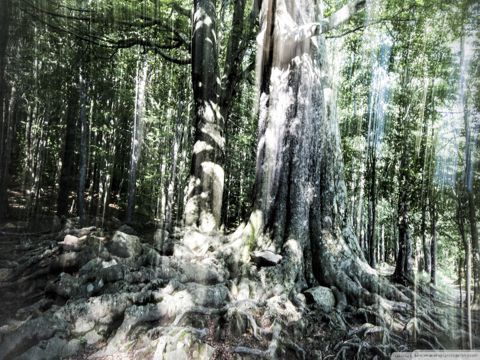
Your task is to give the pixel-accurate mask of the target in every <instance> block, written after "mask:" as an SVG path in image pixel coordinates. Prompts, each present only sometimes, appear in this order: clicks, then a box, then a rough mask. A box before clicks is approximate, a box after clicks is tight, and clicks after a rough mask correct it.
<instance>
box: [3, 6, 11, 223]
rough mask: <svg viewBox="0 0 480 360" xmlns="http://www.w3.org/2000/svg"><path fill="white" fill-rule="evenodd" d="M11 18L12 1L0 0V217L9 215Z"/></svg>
mask: <svg viewBox="0 0 480 360" xmlns="http://www.w3.org/2000/svg"><path fill="white" fill-rule="evenodd" d="M10 18H11V2H10V0H4V1H0V34H1V35H0V121H1V122H0V125H1V130H0V133H1V134H2V136H1V137H0V219H3V218H5V217H6V216H7V212H8V195H7V187H8V185H9V184H8V183H9V178H10V176H9V171H8V168H9V162H10V161H9V159H10V151H11V146H8V143H9V137H10V138H11V136H12V135H11V130H12V124H10V119H9V116H8V104H9V101H8V99H7V96H8V95H7V94H8V92H9V91H8V84H7V80H6V78H5V75H6V73H5V68H6V65H7V56H6V55H7V51H8V44H9V41H10Z"/></svg>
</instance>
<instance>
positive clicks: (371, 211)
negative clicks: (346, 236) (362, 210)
mask: <svg viewBox="0 0 480 360" xmlns="http://www.w3.org/2000/svg"><path fill="white" fill-rule="evenodd" d="M371 146H372V148H371V149H370V155H369V158H370V159H369V168H370V176H369V179H370V184H369V185H370V186H369V192H368V193H369V203H368V226H367V236H368V249H369V257H368V260H369V263H370V266H371V267H372V268H375V266H376V258H375V250H376V248H377V244H376V243H377V242H376V238H375V225H376V221H377V199H376V192H377V189H376V174H377V171H376V163H377V155H376V149H375V141H374V142H373V144H372V145H371Z"/></svg>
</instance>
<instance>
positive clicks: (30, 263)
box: [0, 217, 480, 360]
mask: <svg viewBox="0 0 480 360" xmlns="http://www.w3.org/2000/svg"><path fill="white" fill-rule="evenodd" d="M174 238H177V239H180V238H181V239H183V240H182V242H183V244H188V246H187V247H186V246H184V245H179V244H176V245H175V250H174V251H173V252H172V251H167V252H164V251H162V249H164V244H162V246H160V247H158V246H157V244H156V235H155V234H154V233H153V231H152V229H151V228H148V227H147V228H138V229H133V228H131V227H129V226H125V225H121V224H120V222H119V221H118V220H115V219H113V220H109V221H107V222H106V223H105V227H104V228H102V229H99V228H95V227H88V228H82V229H80V228H79V227H78V225H77V224H76V223H75V221H72V220H71V219H70V220H67V222H66V223H65V224H63V225H62V224H60V221H59V219H58V218H55V217H51V218H43V219H40V220H39V221H38V222H35V223H31V224H27V223H25V222H22V221H10V222H7V223H3V224H0V305H1V306H0V358H1V359H58V358H65V359H87V358H88V359H93V358H96V359H171V360H178V359H190V358H192V359H261V358H267V359H268V358H280V359H331V360H332V359H354V358H355V359H373V358H375V357H376V358H377V359H382V358H385V359H386V358H389V355H390V354H391V353H392V352H393V351H411V350H413V349H417V348H423V349H425V348H429V347H430V346H431V347H434V348H437V349H438V348H440V349H441V348H446V349H457V348H462V347H464V346H465V339H466V337H465V335H464V332H462V330H461V328H462V327H463V328H464V319H463V318H462V314H461V312H460V310H459V309H460V302H459V292H458V290H457V289H456V287H455V286H453V285H452V284H453V281H450V284H448V279H444V280H443V285H442V286H439V287H437V288H436V289H435V298H436V299H435V303H434V305H432V306H434V307H435V313H436V314H438V315H439V316H438V317H437V318H436V319H435V321H433V320H432V322H431V326H432V329H431V333H432V334H436V335H438V336H430V337H428V338H429V339H433V338H434V339H435V340H438V342H437V343H435V341H433V340H432V341H430V342H425V341H424V342H422V341H420V338H419V339H416V334H415V331H416V330H415V322H412V318H413V314H412V316H411V317H410V318H406V319H404V322H405V328H404V329H403V331H400V332H399V331H393V330H389V329H388V327H386V326H379V325H378V319H376V318H375V316H373V315H372V314H371V313H370V312H369V311H368V309H354V308H351V307H349V306H347V307H345V308H342V309H338V308H335V307H333V306H329V304H328V301H324V302H322V301H321V300H320V301H319V302H315V301H313V302H312V301H309V299H307V298H306V297H305V296H304V295H303V294H297V295H296V296H294V297H293V298H292V297H289V296H288V295H287V294H285V293H283V291H282V288H281V286H279V285H278V284H269V281H268V279H269V276H272V274H273V272H272V271H275V269H276V268H278V266H273V267H263V266H255V265H253V264H252V266H251V267H250V272H251V273H250V274H249V276H246V277H243V278H241V279H234V278H231V277H230V274H229V271H228V270H227V268H228V266H227V265H226V261H227V260H226V259H228V246H229V245H228V243H229V242H230V241H231V238H229V237H227V236H225V235H222V234H214V235H209V236H207V235H205V234H200V233H197V232H195V231H190V230H183V231H181V233H179V234H176V235H175V236H174ZM381 271H382V272H383V275H388V274H389V273H390V271H391V268H389V267H388V266H383V267H382V270H381ZM275 276H277V275H275ZM418 286H419V287H421V284H418ZM422 290H423V291H420V292H423V293H427V292H428V293H431V291H432V289H428V290H427V289H425V288H424V289H422ZM420 299H421V300H422V301H427V302H428V301H430V300H428V299H425V296H424V295H419V301H420ZM432 304H433V302H432ZM479 315H480V314H479V313H474V314H473V319H474V326H476V329H478V326H479V320H480V316H479ZM436 327H438V329H437V328H436ZM412 329H413V330H412ZM441 329H448V331H449V333H442V334H441V333H440V332H442V331H443V330H441ZM459 334H460V335H459ZM477 334H478V332H477ZM416 340H417V341H416ZM474 341H475V347H476V348H480V342H479V339H478V337H474Z"/></svg>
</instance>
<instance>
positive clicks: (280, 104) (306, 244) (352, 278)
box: [243, 0, 396, 304]
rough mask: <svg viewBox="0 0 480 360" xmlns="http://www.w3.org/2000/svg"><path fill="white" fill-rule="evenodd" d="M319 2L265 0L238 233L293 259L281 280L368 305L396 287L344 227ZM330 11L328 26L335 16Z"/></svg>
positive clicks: (340, 168)
mask: <svg viewBox="0 0 480 360" xmlns="http://www.w3.org/2000/svg"><path fill="white" fill-rule="evenodd" d="M360 4H361V2H355V3H354V4H353V5H352V4H351V5H350V6H349V7H348V9H347V10H348V11H352V10H355V7H356V6H358V5H360ZM321 8H322V7H321V4H320V2H319V1H309V0H300V1H293V0H266V1H264V2H263V4H262V11H261V32H260V35H259V37H258V42H259V46H260V48H259V49H258V53H257V56H258V60H257V70H258V81H259V83H258V85H259V142H258V152H257V167H256V182H255V202H254V211H253V213H252V215H251V217H250V220H249V223H248V225H247V226H246V228H245V230H244V232H243V234H244V236H245V237H247V239H248V241H249V242H250V243H249V244H248V245H249V246H250V248H260V249H270V250H272V251H275V252H283V253H284V254H286V255H287V258H288V259H289V261H292V262H294V264H293V266H292V267H291V269H294V271H293V272H289V275H287V276H289V280H288V281H287V280H286V281H285V285H286V286H289V285H291V286H292V287H293V286H294V287H295V288H296V289H297V290H300V289H302V288H305V287H306V286H311V285H314V284H318V283H320V284H324V285H327V286H335V287H336V288H337V289H338V290H340V291H342V292H344V293H345V294H346V295H347V297H348V298H349V300H350V301H351V303H353V304H359V303H364V302H367V303H371V302H375V300H376V299H377V297H376V296H375V293H379V292H383V291H384V292H385V293H386V296H387V297H395V296H396V295H395V294H396V292H395V291H394V290H393V288H392V287H389V286H386V282H384V281H382V279H381V278H379V277H378V276H377V274H376V272H375V270H373V269H372V268H371V267H370V266H369V265H368V263H367V262H366V260H365V258H364V256H363V254H362V252H361V250H360V248H359V245H358V242H357V239H356V238H355V236H354V235H353V233H352V231H351V230H349V229H347V228H345V229H344V228H343V225H344V220H345V219H344V201H345V193H346V189H345V185H344V181H343V161H342V156H341V149H340V139H339V129H338V121H337V119H336V115H335V106H334V94H333V91H332V89H331V85H330V82H329V80H328V76H326V75H328V74H329V70H328V66H327V57H326V45H325V41H324V38H323V36H322V35H321V33H322V28H320V25H319V23H320V21H321V20H322V17H323V14H322V13H321ZM347 13H348V12H347ZM332 17H333V20H332ZM332 17H331V18H330V21H329V22H327V23H328V24H336V23H337V21H338V18H337V20H335V14H334V15H333V16H332ZM319 34H320V36H318V35H319ZM342 229H343V232H342ZM252 241H254V243H252ZM384 285H385V286H384Z"/></svg>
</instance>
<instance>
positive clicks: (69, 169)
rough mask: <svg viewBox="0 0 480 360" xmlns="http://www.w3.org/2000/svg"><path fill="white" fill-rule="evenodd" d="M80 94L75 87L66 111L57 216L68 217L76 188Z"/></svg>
mask: <svg viewBox="0 0 480 360" xmlns="http://www.w3.org/2000/svg"><path fill="white" fill-rule="evenodd" d="M78 99H79V92H78V90H76V89H75V88H74V87H72V88H71V89H70V91H69V96H68V103H67V111H66V127H65V139H64V143H63V153H62V168H61V170H60V182H59V189H58V198H57V214H58V215H59V216H67V215H68V208H69V202H68V198H69V195H70V192H71V191H72V190H73V187H74V179H75V175H74V172H75V142H76V132H77V131H76V129H77V114H78V110H79V109H78Z"/></svg>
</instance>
